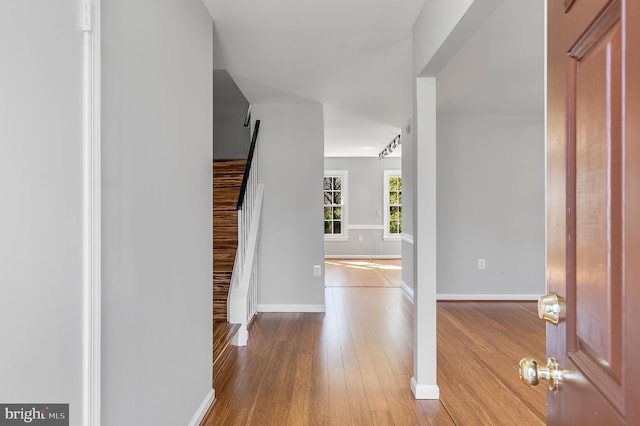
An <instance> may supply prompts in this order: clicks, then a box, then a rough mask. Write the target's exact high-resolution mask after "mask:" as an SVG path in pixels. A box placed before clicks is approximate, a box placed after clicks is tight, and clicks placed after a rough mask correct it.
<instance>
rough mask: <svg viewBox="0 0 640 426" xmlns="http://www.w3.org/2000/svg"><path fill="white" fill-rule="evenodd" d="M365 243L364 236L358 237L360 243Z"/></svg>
mask: <svg viewBox="0 0 640 426" xmlns="http://www.w3.org/2000/svg"><path fill="white" fill-rule="evenodd" d="M363 241H364V238H363V237H362V235H358V242H359V243H361V242H363Z"/></svg>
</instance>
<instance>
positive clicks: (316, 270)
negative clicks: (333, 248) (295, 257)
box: [313, 265, 322, 277]
mask: <svg viewBox="0 0 640 426" xmlns="http://www.w3.org/2000/svg"><path fill="white" fill-rule="evenodd" d="M313 276H314V277H320V276H322V268H321V267H320V265H313Z"/></svg>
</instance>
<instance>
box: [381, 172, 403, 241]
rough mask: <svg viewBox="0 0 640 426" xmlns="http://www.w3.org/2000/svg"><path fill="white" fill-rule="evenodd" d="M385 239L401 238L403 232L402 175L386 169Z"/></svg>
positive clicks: (384, 195)
mask: <svg viewBox="0 0 640 426" xmlns="http://www.w3.org/2000/svg"><path fill="white" fill-rule="evenodd" d="M383 197H384V239H385V240H399V239H400V237H401V234H402V175H401V173H400V170H385V171H384V194H383Z"/></svg>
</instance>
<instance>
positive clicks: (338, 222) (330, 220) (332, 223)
mask: <svg viewBox="0 0 640 426" xmlns="http://www.w3.org/2000/svg"><path fill="white" fill-rule="evenodd" d="M323 192H324V194H323V195H324V197H323V198H324V237H325V239H327V240H346V239H347V171H346V170H326V171H325V172H324V183H323Z"/></svg>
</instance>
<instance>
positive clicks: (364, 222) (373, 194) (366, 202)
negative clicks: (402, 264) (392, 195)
mask: <svg viewBox="0 0 640 426" xmlns="http://www.w3.org/2000/svg"><path fill="white" fill-rule="evenodd" d="M401 166H402V165H401V158H399V157H397V158H393V157H387V158H385V159H384V160H380V159H379V158H377V157H376V158H366V157H325V159H324V168H325V170H348V171H349V177H348V179H347V180H348V200H347V204H348V205H347V209H348V218H347V220H348V223H347V225H348V226H347V229H348V227H349V226H355V227H357V228H363V227H365V226H370V225H373V226H370V228H374V227H378V228H380V227H381V226H384V215H382V216H378V215H377V212H378V211H380V212H381V213H382V212H383V211H384V171H385V170H401ZM383 235H384V230H383V229H375V228H374V229H348V237H349V239H348V240H347V241H325V242H324V253H325V256H326V257H331V256H341V257H344V256H373V257H380V256H386V257H400V255H401V243H400V241H385V240H384V239H383ZM358 236H362V239H363V241H362V242H358Z"/></svg>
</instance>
